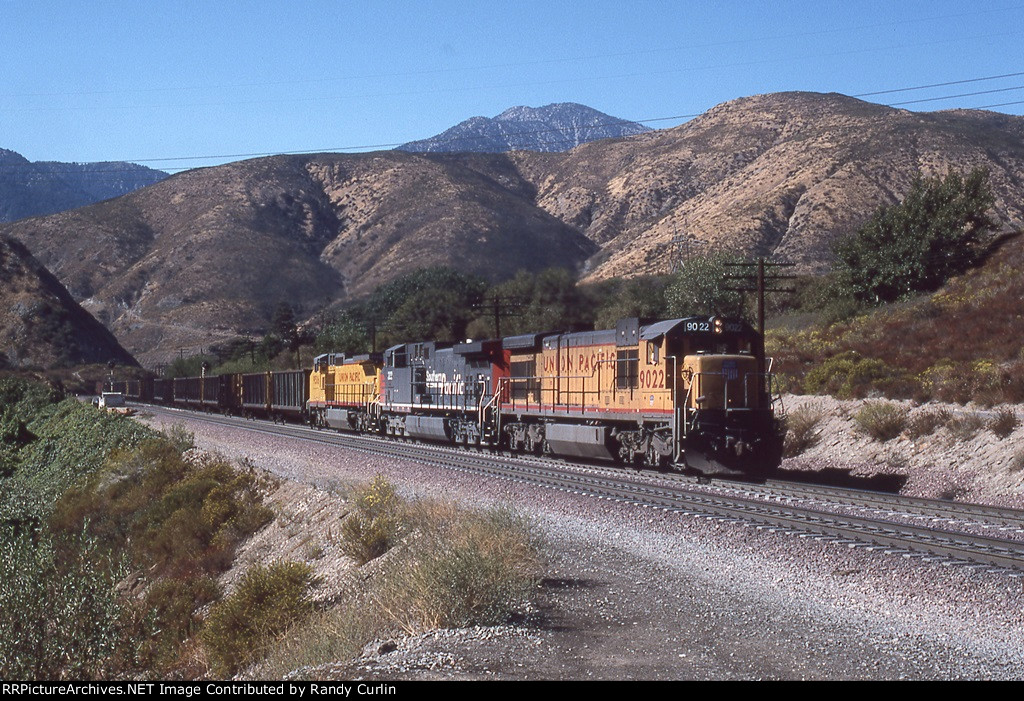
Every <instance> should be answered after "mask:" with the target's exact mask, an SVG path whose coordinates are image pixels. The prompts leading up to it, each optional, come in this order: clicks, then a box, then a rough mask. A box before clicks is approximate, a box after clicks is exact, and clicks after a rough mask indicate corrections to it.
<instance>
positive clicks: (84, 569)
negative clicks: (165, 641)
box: [0, 529, 134, 681]
mask: <svg viewBox="0 0 1024 701" xmlns="http://www.w3.org/2000/svg"><path fill="white" fill-rule="evenodd" d="M126 572H127V569H126V567H125V566H124V564H123V563H120V562H118V561H111V560H109V559H106V558H104V557H103V556H102V555H101V553H100V552H99V549H98V547H97V543H96V541H95V539H94V538H91V537H89V536H87V535H83V534H76V535H75V536H74V537H72V538H70V539H68V541H67V542H65V543H63V544H58V543H56V542H55V541H54V539H53V538H52V537H51V536H50V535H49V534H48V533H46V532H45V531H41V532H25V531H22V532H18V533H15V532H12V531H11V530H10V529H4V530H3V531H2V532H0V678H3V679H4V680H12V681H13V680H64V679H73V680H90V679H102V678H106V677H109V676H111V675H113V674H115V673H117V672H121V671H125V670H130V669H132V668H133V667H134V657H133V649H132V648H133V646H132V644H131V640H130V638H129V635H128V620H129V616H128V612H127V610H126V609H125V608H124V607H123V605H122V604H121V603H120V601H119V600H118V598H117V595H116V594H115V592H114V583H115V582H116V581H118V580H119V579H120V578H122V577H123V576H124V575H125V574H126Z"/></svg>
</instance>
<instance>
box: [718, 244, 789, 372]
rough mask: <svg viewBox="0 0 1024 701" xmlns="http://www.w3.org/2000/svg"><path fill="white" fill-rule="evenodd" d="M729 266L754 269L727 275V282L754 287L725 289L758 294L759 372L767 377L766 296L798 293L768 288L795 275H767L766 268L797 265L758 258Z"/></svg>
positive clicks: (787, 289) (786, 289) (729, 264)
mask: <svg viewBox="0 0 1024 701" xmlns="http://www.w3.org/2000/svg"><path fill="white" fill-rule="evenodd" d="M726 265H727V266H729V267H733V268H754V269H755V270H753V271H752V272H749V273H744V274H742V275H726V276H725V278H726V279H727V280H743V281H744V282H748V283H752V284H753V285H754V286H753V287H750V286H748V285H744V286H737V287H726V288H724V289H726V290H729V291H731V292H755V293H756V294H757V332H758V334H759V335H760V339H761V340H760V344H761V348H760V350H759V352H758V354H757V372H758V373H759V374H760V375H761V376H762V377H763V376H764V375H765V372H766V370H765V366H764V296H765V293H767V292H796V290H794V289H793V288H791V287H785V288H780V287H767V286H766V283H768V282H775V281H777V280H792V279H793V278H795V277H796V276H795V275H780V274H778V273H774V272H772V273H770V274H767V273H766V272H765V268H791V267H793V266H794V265H796V264H795V263H771V262H769V261H766V260H765V259H764V258H763V257H762V258H758V259H757V262H756V263H726Z"/></svg>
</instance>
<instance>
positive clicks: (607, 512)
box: [147, 410, 1024, 679]
mask: <svg viewBox="0 0 1024 701" xmlns="http://www.w3.org/2000/svg"><path fill="white" fill-rule="evenodd" d="M153 414H154V416H153V418H151V419H147V420H148V421H150V422H151V423H152V424H153V425H154V426H155V427H158V428H159V427H161V426H169V425H171V424H173V423H178V424H182V425H183V426H184V427H185V428H186V429H187V430H189V431H192V432H194V433H195V436H196V443H197V445H198V447H200V448H201V449H203V450H208V451H214V452H218V453H221V454H223V455H225V456H227V457H231V458H238V459H241V458H246V459H247V460H248V461H249V462H250V463H251V464H253V465H255V466H256V467H259V468H261V469H265V470H267V471H269V472H271V473H273V474H275V475H277V476H278V477H279V478H281V479H283V480H286V482H285V483H284V485H283V487H282V488H287V489H289V490H293V493H291V494H284V495H283V496H280V498H282V499H283V500H284V502H283V505H282V506H280V507H279V508H281V509H282V512H285V513H288V514H291V515H292V516H291V517H289V519H286V520H287V521H288V523H287V524H286V525H283V526H282V525H275V528H277V530H278V533H279V534H278V535H277V536H273V535H270V534H267V535H263V534H261V535H262V536H263V538H262V540H261V539H260V536H258V537H257V539H254V541H255V542H254V544H253V545H252V546H251V547H250V548H248V549H247V550H246V551H245V552H243V554H242V555H241V556H240V559H245V558H250V559H252V558H255V559H259V558H260V557H263V556H271V555H272V556H275V557H280V556H282V553H287V556H288V557H291V558H295V559H307V560H308V561H310V563H311V564H312V565H313V566H314V567H317V568H320V569H323V570H325V571H326V570H330V572H331V576H332V577H333V580H332V581H334V582H337V586H343V582H344V579H345V573H346V572H349V571H350V570H351V563H348V562H345V561H344V558H339V557H338V556H337V555H336V554H335V553H333V552H332V551H331V545H330V543H329V540H330V539H329V538H325V537H323V532H324V529H329V528H331V524H336V523H337V518H339V517H340V515H341V514H342V513H343V511H344V508H345V507H344V501H343V500H342V499H340V498H339V497H336V496H335V495H334V492H336V491H339V489H340V487H341V486H342V485H344V484H346V483H359V482H366V481H369V480H370V479H372V478H373V477H374V476H375V475H377V474H383V475H384V476H385V477H387V478H388V479H389V480H390V481H392V482H393V483H394V484H395V485H396V488H398V489H399V490H400V492H401V493H402V494H403V495H404V496H407V497H417V496H428V497H446V498H452V499H455V500H457V501H459V502H462V503H463V504H466V505H470V506H473V505H489V504H495V503H504V504H511V505H513V506H515V507H516V508H517V509H518V510H519V511H521V512H523V513H527V514H529V515H531V516H532V517H533V518H534V519H536V522H537V523H538V525H539V527H540V529H541V530H542V532H543V533H544V535H545V537H546V540H547V543H548V556H549V561H550V566H549V570H548V572H547V573H546V575H545V579H544V580H543V582H542V583H541V587H540V592H539V597H538V607H539V608H538V610H537V611H533V612H531V613H530V614H529V615H528V616H526V619H525V620H524V622H522V623H521V624H518V625H514V626H504V627H501V628H493V629H470V630H465V631H439V632H433V633H427V634H424V635H421V636H415V637H405V638H396V639H394V640H388V641H380V644H379V645H369V646H367V649H365V650H364V652H363V655H362V656H361V657H360V658H359V659H358V660H355V661H345V660H339V661H337V662H336V663H333V664H330V665H327V666H325V667H323V668H320V669H317V670H306V671H305V672H304V674H305V675H306V676H316V677H320V678H355V677H359V678H367V679H369V678H372V679H451V678H455V679H759V678H767V679H778V678H784V679H801V678H810V679H876V678H881V679H900V678H910V679H962V678H966V679H1020V678H1022V677H1024V644H1022V643H1024V626H1022V625H1021V624H1022V623H1024V620H1022V619H1024V613H1022V612H1024V606H1022V604H1024V578H1015V577H1010V576H1007V575H1006V574H1005V573H990V572H988V571H987V570H986V568H973V567H968V566H943V565H940V564H934V563H933V564H929V563H927V562H922V560H921V559H920V558H917V559H907V558H904V557H900V556H898V555H886V554H884V553H882V552H874V551H869V550H867V549H865V548H850V547H847V546H845V545H841V544H835V543H830V542H822V541H818V540H815V539H814V538H810V537H806V538H804V537H797V536H794V535H788V534H781V533H774V532H770V531H769V530H766V529H761V530H759V529H757V528H755V527H752V526H747V525H742V524H737V523H732V522H722V521H716V520H712V519H708V518H704V517H696V516H685V515H681V514H677V513H670V512H665V511H661V510H657V509H648V508H637V507H634V506H630V505H626V504H622V503H619V502H613V501H607V500H599V499H593V498H587V497H582V496H579V495H574V494H569V493H565V492H560V491H555V490H550V489H545V488H541V487H535V486H529V485H524V484H521V483H513V482H509V481H504V480H499V479H493V478H487V479H484V478H480V477H476V476H471V475H467V474H465V473H461V472H457V471H454V470H447V469H443V468H436V467H427V466H424V465H420V464H417V463H415V462H410V461H395V460H390V459H386V458H380V457H376V456H368V455H366V454H363V453H360V452H357V451H353V450H347V449H343V448H334V447H329V446H324V445H319V444H312V443H308V442H302V441H300V440H296V439H290V438H281V437H274V436H269V435H266V434H260V433H255V432H253V431H250V430H246V428H245V426H244V425H242V426H238V427H228V426H222V425H214V424H209V423H205V422H203V421H202V420H201V419H195V418H189V417H188V416H187V415H185V414H182V413H180V412H169V411H165V410H153ZM289 483H296V484H289ZM1001 487H1005V485H1001ZM279 491H280V490H279ZM332 499H335V500H337V501H336V503H337V506H335V507H333V509H334V510H336V511H337V513H334V511H332V503H335V502H332V501H331V500H332ZM998 501H1002V500H1001V499H1000V500H998ZM1010 501H1012V500H1010ZM295 514H308V517H303V518H298V517H295V516H294V515H295ZM281 541H288V542H290V543H291V544H290V545H282V544H281ZM236 569H237V568H236ZM325 586H326V587H327V588H328V589H329V588H330V586H332V585H331V584H327V585H325ZM322 598H323V599H324V600H329V599H330V592H329V591H326V592H323V593H322Z"/></svg>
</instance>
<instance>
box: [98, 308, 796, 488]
mask: <svg viewBox="0 0 1024 701" xmlns="http://www.w3.org/2000/svg"><path fill="white" fill-rule="evenodd" d="M768 365H769V363H768V361H767V360H766V358H765V357H764V345H763V340H762V339H761V337H760V336H759V335H758V334H757V332H756V331H754V329H753V328H751V327H750V325H749V324H747V323H745V322H742V321H736V320H731V319H723V318H720V317H711V318H708V317H691V318H686V319H671V320H667V321H659V322H656V323H650V324H642V323H640V321H639V320H638V319H635V318H632V319H623V320H622V321H620V322H619V323H618V325H617V326H616V328H615V329H608V330H603V331H588V332H582V333H565V334H528V335H522V336H514V337H509V338H503V339H492V340H484V341H466V342H465V343H457V344H441V343H435V342H430V341H427V342H419V343H405V344H400V345H396V346H392V347H391V348H388V349H387V350H386V351H385V352H384V353H383V354H368V355H357V356H354V357H346V356H344V355H342V354H333V353H329V354H324V355H321V356H319V357H317V358H316V359H315V360H314V363H313V367H312V368H311V369H310V370H293V371H287V372H266V373H254V374H242V375H239V374H232V375H220V376H208V377H188V378H175V379H173V380H168V379H164V380H161V379H157V380H154V381H153V382H152V383H151V384H147V383H144V382H138V383H126V384H125V386H124V388H123V390H122V391H124V392H125V394H126V396H128V397H129V398H132V399H138V400H141V401H147V400H150V399H151V400H153V401H155V402H158V403H167V404H174V405H178V406H185V407H193V408H197V409H208V410H215V411H220V412H226V413H235V414H241V415H248V416H254V417H263V418H273V419H287V420H301V421H303V422H306V423H309V424H310V425H312V426H316V427H321V428H334V429H341V430H347V431H357V432H362V433H371V434H378V435H383V436H394V437H409V438H414V439H419V440H427V441H439V442H444V443H451V444H458V445H466V446H491V447H496V448H497V447H503V448H507V449H510V450H512V451H518V452H524V453H537V454H540V453H547V454H556V455H562V456H567V457H579V458H588V459H605V460H613V461H619V462H623V463H627V464H646V465H649V466H652V467H663V468H674V469H680V470H682V469H689V470H694V471H697V472H700V473H705V474H731V475H739V476H746V477H761V476H765V475H767V474H768V473H770V472H771V471H773V470H774V469H775V468H776V467H777V466H778V464H779V462H780V459H781V437H780V431H779V426H778V421H777V417H776V414H775V411H774V401H773V397H772V394H771V374H770V367H768ZM115 389H117V388H115ZM147 395H148V396H147Z"/></svg>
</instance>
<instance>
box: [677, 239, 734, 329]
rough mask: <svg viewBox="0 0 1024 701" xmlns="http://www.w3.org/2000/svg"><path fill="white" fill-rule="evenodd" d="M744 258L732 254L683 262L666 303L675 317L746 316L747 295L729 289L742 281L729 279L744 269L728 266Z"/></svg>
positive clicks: (701, 257)
mask: <svg viewBox="0 0 1024 701" xmlns="http://www.w3.org/2000/svg"><path fill="white" fill-rule="evenodd" d="M742 261H743V259H742V258H740V257H739V256H737V255H734V254H730V253H722V252H715V253H708V254H704V255H698V256H693V257H691V258H688V259H686V260H685V261H683V264H682V267H681V268H680V269H679V272H678V273H676V275H675V277H674V278H673V280H672V282H671V284H670V285H669V286H668V289H666V290H665V301H666V302H667V303H668V311H669V314H670V315H671V316H677V317H686V316H697V315H704V314H706V315H711V314H725V315H729V316H742V314H743V305H744V300H743V294H742V293H741V292H734V291H732V290H728V289H726V288H728V287H735V286H736V284H731V285H730V283H739V281H738V280H728V279H726V277H725V276H726V275H736V274H739V273H740V272H741V269H740V268H733V267H730V266H729V265H727V264H728V263H740V262H742Z"/></svg>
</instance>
